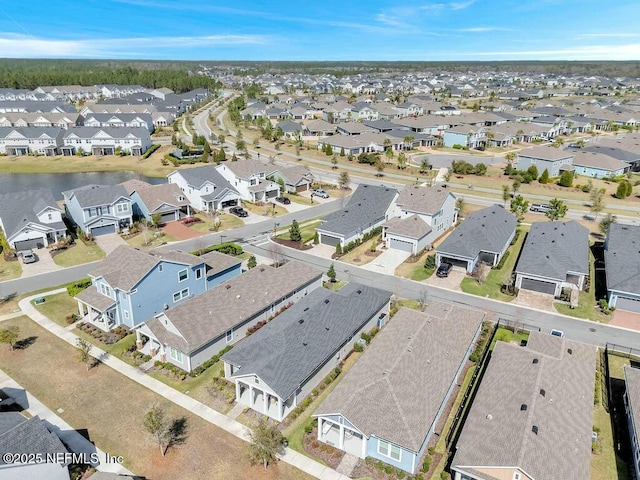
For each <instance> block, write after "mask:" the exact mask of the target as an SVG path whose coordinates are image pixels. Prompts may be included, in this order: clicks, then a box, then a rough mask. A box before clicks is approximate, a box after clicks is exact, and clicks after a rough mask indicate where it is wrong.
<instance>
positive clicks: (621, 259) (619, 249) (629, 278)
mask: <svg viewBox="0 0 640 480" xmlns="http://www.w3.org/2000/svg"><path fill="white" fill-rule="evenodd" d="M605 245H606V248H605V250H604V260H605V263H604V268H605V272H606V277H607V290H617V291H619V292H627V293H640V226H637V225H623V224H620V223H612V224H611V225H610V226H609V232H608V233H607V242H606V244H605Z"/></svg>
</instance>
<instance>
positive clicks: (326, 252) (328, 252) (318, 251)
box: [306, 244, 336, 259]
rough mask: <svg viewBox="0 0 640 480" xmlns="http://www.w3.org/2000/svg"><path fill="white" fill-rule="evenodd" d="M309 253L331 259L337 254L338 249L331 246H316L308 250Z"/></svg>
mask: <svg viewBox="0 0 640 480" xmlns="http://www.w3.org/2000/svg"><path fill="white" fill-rule="evenodd" d="M306 252H307V253H310V254H311V255H315V256H316V257H321V258H328V259H331V256H332V255H333V254H334V253H336V247H332V246H331V245H322V244H318V245H314V246H313V248H312V249H311V250H306Z"/></svg>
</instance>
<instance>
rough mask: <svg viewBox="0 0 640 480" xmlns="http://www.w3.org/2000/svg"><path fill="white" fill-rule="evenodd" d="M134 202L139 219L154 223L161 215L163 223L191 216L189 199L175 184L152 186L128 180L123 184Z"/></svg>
mask: <svg viewBox="0 0 640 480" xmlns="http://www.w3.org/2000/svg"><path fill="white" fill-rule="evenodd" d="M122 186H123V187H125V190H126V192H127V195H129V197H130V198H131V201H132V202H133V211H134V213H135V214H136V216H138V217H144V218H145V219H146V220H147V222H151V221H152V216H153V215H156V214H158V215H160V221H161V223H166V222H173V221H175V220H180V216H181V215H182V214H184V215H186V216H190V215H191V208H190V206H189V199H188V198H187V197H186V196H185V194H184V193H183V192H182V190H180V187H178V185H176V184H175V183H163V184H160V185H150V184H148V183H147V182H143V181H140V180H128V181H126V182H124V183H123V184H122Z"/></svg>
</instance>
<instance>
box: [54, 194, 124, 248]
mask: <svg viewBox="0 0 640 480" xmlns="http://www.w3.org/2000/svg"><path fill="white" fill-rule="evenodd" d="M62 196H63V197H64V207H65V213H66V216H67V218H68V219H69V220H71V221H73V223H75V224H76V225H77V226H78V227H79V228H81V229H82V231H83V232H84V233H85V234H87V235H92V236H94V237H96V236H98V235H107V234H110V233H116V232H119V231H120V230H121V229H123V228H126V227H128V226H129V225H131V223H132V222H133V218H132V217H133V204H132V202H131V199H130V198H129V196H128V195H127V192H126V190H125V188H124V187H123V186H122V185H86V186H84V187H80V188H76V189H75V190H68V191H66V192H62Z"/></svg>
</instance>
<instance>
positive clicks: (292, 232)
mask: <svg viewBox="0 0 640 480" xmlns="http://www.w3.org/2000/svg"><path fill="white" fill-rule="evenodd" d="M289 238H290V239H291V241H293V242H300V241H301V240H302V234H301V233H300V225H298V221H297V220H294V221H293V223H292V224H291V227H289Z"/></svg>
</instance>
